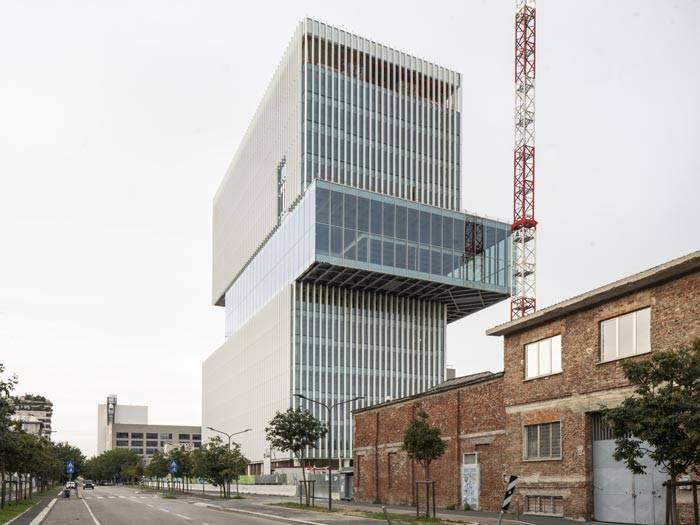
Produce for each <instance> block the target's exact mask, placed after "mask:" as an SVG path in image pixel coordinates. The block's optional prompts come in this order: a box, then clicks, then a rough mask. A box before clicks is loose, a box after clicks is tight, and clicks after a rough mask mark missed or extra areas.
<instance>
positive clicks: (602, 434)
mask: <svg viewBox="0 0 700 525" xmlns="http://www.w3.org/2000/svg"><path fill="white" fill-rule="evenodd" d="M487 333H488V334H489V335H494V336H503V338H504V371H503V372H500V373H497V374H492V373H489V372H485V373H482V374H474V375H472V376H467V377H463V378H456V379H453V380H450V381H446V382H445V383H443V384H441V385H439V386H438V387H436V388H435V389H432V390H429V391H427V392H425V393H422V394H418V395H415V396H411V397H405V398H401V399H396V400H393V401H390V402H387V403H383V404H381V405H377V406H374V407H369V408H364V409H359V410H356V411H355V412H354V417H355V464H354V488H355V498H356V499H357V500H359V501H381V502H386V503H412V502H413V498H414V481H416V480H421V479H425V477H424V476H425V475H424V473H423V472H422V470H421V468H420V466H419V465H417V464H415V463H414V462H413V461H411V460H410V459H409V458H408V457H407V456H406V453H405V452H404V451H403V450H402V449H401V443H402V440H403V434H404V432H405V429H406V427H407V425H408V423H409V422H410V421H411V418H412V417H413V415H414V414H415V413H416V411H417V410H419V409H423V410H425V411H426V412H427V413H428V416H429V419H430V422H431V424H434V425H437V426H439V427H440V429H441V431H442V436H443V438H444V439H445V440H446V442H447V450H446V452H445V455H444V456H443V457H441V458H440V459H438V460H437V461H435V462H434V463H433V464H431V466H430V477H431V479H433V480H435V483H436V485H435V492H436V500H437V504H438V505H441V506H451V505H454V506H458V507H463V506H465V505H468V506H469V507H470V508H472V509H475V508H476V509H482V510H491V511H495V510H498V508H499V505H500V502H501V498H502V497H503V487H504V484H503V476H504V475H510V474H514V475H517V476H519V478H520V484H519V485H518V487H517V489H516V492H515V496H514V502H513V504H514V505H516V504H517V505H518V506H519V508H520V509H521V510H522V511H523V512H525V513H528V514H541V515H551V516H565V517H568V518H575V519H586V520H590V519H595V520H597V521H604V522H617V523H638V524H653V523H664V516H665V489H664V487H663V482H664V481H666V480H667V478H668V477H667V475H666V474H665V473H664V472H663V471H662V470H661V469H660V468H659V467H657V466H655V465H654V464H653V461H651V460H650V459H649V458H644V459H643V463H644V465H645V466H646V473H645V474H644V475H636V474H633V473H632V472H631V471H629V470H628V469H627V468H626V466H625V465H624V464H623V463H621V462H618V461H615V459H614V458H613V455H612V453H613V450H614V448H615V442H614V439H613V438H612V433H611V430H610V428H609V427H608V426H607V425H606V424H605V423H604V420H603V418H602V415H603V414H604V412H605V410H606V409H608V408H614V407H616V406H618V405H619V404H620V403H621V402H622V400H623V399H624V398H625V397H627V396H629V395H631V394H632V392H633V387H632V386H631V385H630V383H629V381H627V379H626V378H625V375H624V373H623V370H622V366H621V365H622V363H623V362H625V361H629V360H632V361H636V360H643V359H648V358H649V356H650V355H652V354H653V353H654V352H659V351H669V350H670V351H673V350H678V349H680V348H682V347H688V346H690V345H691V344H692V342H693V341H694V340H695V339H696V338H698V337H700V252H695V253H691V254H689V255H687V256H684V257H681V258H678V259H675V260H672V261H669V262H667V263H665V264H662V265H660V266H657V267H654V268H651V269H649V270H646V271H643V272H640V273H638V274H635V275H632V276H629V277H626V278H624V279H620V280H619V281H616V282H613V283H610V284H608V285H605V286H602V287H600V288H597V289H595V290H592V291H590V292H586V293H584V294H581V295H578V296H576V297H573V298H571V299H568V300H566V301H563V302H561V303H558V304H555V305H553V306H550V307H548V308H544V309H542V310H540V311H537V312H535V313H533V314H531V315H528V316H526V317H523V318H522V319H518V320H514V321H510V322H507V323H505V324H502V325H500V326H496V327H494V328H491V329H490V330H488V332H487ZM690 496H691V493H690V491H681V492H680V494H679V502H680V504H681V508H682V510H683V511H684V512H686V515H689V514H687V513H688V512H689V510H688V509H689V508H690V507H689V498H690ZM683 523H685V522H683ZM688 523H690V521H688Z"/></svg>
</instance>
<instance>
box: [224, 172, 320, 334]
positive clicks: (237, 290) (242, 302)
mask: <svg viewBox="0 0 700 525" xmlns="http://www.w3.org/2000/svg"><path fill="white" fill-rule="evenodd" d="M315 192H316V188H315V186H310V187H309V188H308V189H307V190H306V194H305V195H304V197H303V198H302V199H301V200H300V201H299V202H298V203H297V205H296V206H295V207H294V208H293V209H292V210H291V212H290V213H289V214H286V215H285V216H284V218H283V220H282V221H281V223H280V225H279V226H278V227H277V228H275V229H274V230H273V232H272V234H271V236H270V237H269V238H268V239H267V241H266V242H265V244H263V246H262V248H260V249H259V250H258V251H257V252H256V253H255V255H253V257H252V258H251V260H250V261H249V262H248V264H247V265H246V266H245V268H244V269H243V271H242V272H241V273H240V274H239V275H238V276H237V278H236V280H235V281H234V282H233V284H232V285H231V287H230V288H229V289H228V290H227V291H226V314H225V318H226V319H225V326H226V328H225V330H226V334H225V335H226V338H227V339H228V338H229V337H230V336H231V335H232V334H233V333H234V332H235V331H236V330H238V329H239V328H240V327H241V326H243V325H244V324H245V323H246V322H247V321H248V320H249V319H250V318H251V317H252V316H253V315H255V313H257V312H258V311H260V309H261V308H262V307H263V306H265V305H266V304H267V303H268V302H269V301H270V300H271V299H272V298H273V297H274V296H275V295H277V294H278V293H279V291H280V290H282V288H284V287H285V286H286V285H288V284H289V283H291V282H292V281H294V279H296V278H297V277H298V276H299V275H300V274H301V273H302V271H303V270H304V269H306V268H308V267H309V265H311V263H312V262H313V261H314V254H315V252H314V227H315V210H314V204H315Z"/></svg>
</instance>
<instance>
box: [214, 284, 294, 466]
mask: <svg viewBox="0 0 700 525" xmlns="http://www.w3.org/2000/svg"><path fill="white" fill-rule="evenodd" d="M292 288H293V285H289V286H286V287H284V288H283V289H282V291H281V292H280V293H279V294H278V295H277V296H276V297H275V298H274V299H272V300H271V301H270V302H268V303H267V304H266V305H265V306H264V307H263V308H262V309H261V310H260V311H259V312H258V313H257V314H256V315H255V316H253V317H252V318H251V319H250V320H249V321H248V322H247V323H246V324H244V325H243V326H242V327H241V328H239V329H238V330H237V331H236V332H235V333H234V334H233V335H231V337H229V338H228V340H227V341H226V342H225V343H224V344H223V345H222V346H221V347H219V349H218V350H217V351H216V352H214V353H213V354H212V355H211V356H209V358H207V360H206V361H204V365H203V368H202V431H203V434H204V435H203V441H206V440H207V439H209V438H211V437H212V436H214V435H217V434H216V433H214V432H211V431H210V430H207V427H213V428H216V429H220V430H223V431H224V432H238V431H240V430H245V429H246V428H252V429H253V431H252V432H247V433H245V434H241V435H239V436H236V437H235V438H234V440H235V441H236V442H237V443H240V444H241V447H242V449H243V453H244V454H245V456H246V457H247V458H248V459H249V460H251V461H261V460H262V459H263V454H264V453H265V448H266V440H265V426H266V425H267V423H268V422H269V421H270V419H271V418H272V417H273V416H274V415H275V412H276V411H277V410H286V409H287V408H288V407H289V406H290V405H291V399H290V373H291V372H290V358H291V351H290V344H291V339H292V338H291V316H292V306H291V304H292V303H291V301H292Z"/></svg>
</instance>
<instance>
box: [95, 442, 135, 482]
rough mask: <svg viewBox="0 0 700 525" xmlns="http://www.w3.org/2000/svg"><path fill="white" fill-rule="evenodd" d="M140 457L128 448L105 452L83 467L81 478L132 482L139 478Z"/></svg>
mask: <svg viewBox="0 0 700 525" xmlns="http://www.w3.org/2000/svg"><path fill="white" fill-rule="evenodd" d="M141 472H142V469H141V457H140V456H139V455H138V454H137V453H136V452H134V451H133V450H130V449H128V448H115V449H112V450H107V451H105V452H103V453H102V454H100V455H99V456H95V457H92V458H90V459H88V460H87V461H86V462H85V465H84V466H83V470H82V473H83V477H85V478H87V479H94V480H96V481H112V482H118V481H134V480H136V479H138V478H139V477H140V476H141Z"/></svg>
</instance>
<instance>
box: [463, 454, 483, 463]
mask: <svg viewBox="0 0 700 525" xmlns="http://www.w3.org/2000/svg"><path fill="white" fill-rule="evenodd" d="M477 463H479V457H478V456H477V453H476V452H467V453H466V454H463V455H462V464H463V465H476V464H477Z"/></svg>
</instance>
